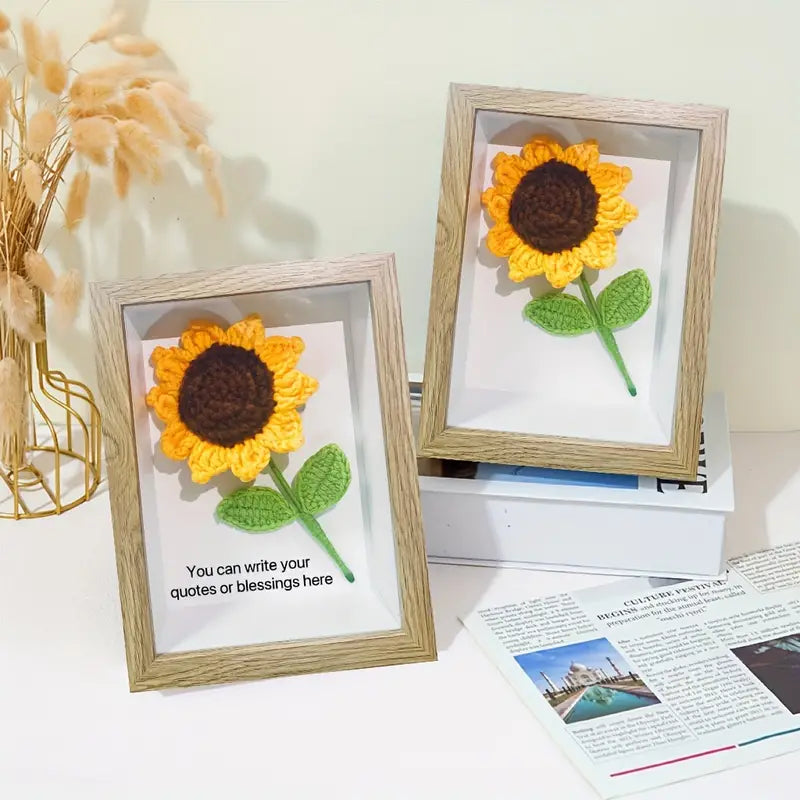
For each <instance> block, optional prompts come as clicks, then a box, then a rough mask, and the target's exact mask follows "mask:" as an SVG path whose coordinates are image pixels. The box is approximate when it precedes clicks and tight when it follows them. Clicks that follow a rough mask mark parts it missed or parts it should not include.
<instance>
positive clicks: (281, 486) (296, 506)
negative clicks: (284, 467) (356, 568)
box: [269, 459, 355, 583]
mask: <svg viewBox="0 0 800 800" xmlns="http://www.w3.org/2000/svg"><path fill="white" fill-rule="evenodd" d="M269 474H270V475H271V476H272V479H273V480H274V481H275V485H276V486H277V487H278V491H279V492H280V493H281V494H282V495H283V499H284V500H286V502H287V503H288V504H289V505H290V506H291V508H292V510H293V511H294V512H295V513H296V514H297V519H298V520H300V522H302V523H303V525H304V526H305V529H306V530H307V531H308V532H309V533H310V534H311V535H312V536H313V537H314V538H315V539H316V540H317V541H318V542H319V543H320V545H321V546H322V548H323V549H324V550H325V552H326V553H327V554H328V555H329V556H330V557H331V558H332V559H333V560H334V562H335V563H336V566H337V567H339V569H340V570H341V571H342V574H343V575H344V577H345V578H346V579H347V581H348V583H353V581H354V580H355V576H354V575H353V573H352V572H351V571H350V567H348V566H347V564H345V563H344V561H342V557H341V556H340V555H339V554H338V553H337V552H336V548H335V547H334V546H333V545H332V544H331V540H330V539H329V538H328V537H327V535H326V534H325V531H324V530H322V526H321V525H320V524H319V522H317V520H316V518H315V517H314V516H312V515H311V514H308V513H306V512H305V511H304V510H303V507H302V506H301V505H300V501H299V500H298V499H297V495H295V493H294V491H293V490H292V487H291V486H290V485H289V482H288V481H287V480H286V478H284V477H283V472H281V469H280V467H278V466H277V465H276V464H275V460H274V459H270V462H269Z"/></svg>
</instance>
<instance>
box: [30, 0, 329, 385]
mask: <svg viewBox="0 0 800 800" xmlns="http://www.w3.org/2000/svg"><path fill="white" fill-rule="evenodd" d="M114 7H115V9H116V8H123V9H125V12H126V15H127V17H126V18H127V23H126V27H125V29H126V30H130V31H141V30H142V26H143V22H144V19H145V17H146V14H147V10H148V7H149V0H127V1H124V2H117V3H116V4H115V6H114ZM164 66H166V68H169V69H175V70H177V71H178V72H180V65H175V64H172V63H170V62H167V61H166V60H164ZM209 110H210V111H211V113H212V116H213V108H211V109H209ZM210 142H211V145H212V147H217V148H218V149H219V151H220V155H221V159H222V161H221V167H220V169H221V175H222V181H223V185H224V188H225V195H226V200H227V215H226V218H224V219H220V218H218V217H217V215H216V213H215V211H214V205H213V202H212V200H211V198H210V197H209V196H208V194H207V192H206V190H205V187H204V186H203V180H202V173H201V171H200V168H199V163H198V160H197V158H196V157H195V156H194V155H189V156H183V155H182V154H181V152H180V151H179V150H177V149H176V152H175V153H174V154H173V153H167V154H166V159H165V164H164V177H163V180H162V181H161V182H160V183H159V184H157V185H150V184H148V183H146V182H143V181H142V180H141V179H140V180H134V182H133V183H132V186H131V191H130V194H129V197H128V198H127V199H126V200H120V199H118V198H117V196H116V194H115V192H114V189H113V185H112V182H111V177H110V171H107V170H103V169H96V168H95V169H92V171H91V174H92V184H91V190H90V195H89V207H88V211H87V219H86V222H85V223H84V224H85V229H83V230H81V231H80V235H79V236H72V235H70V234H68V233H67V232H66V231H65V230H64V229H63V228H56V229H55V230H53V229H52V228H51V229H50V237H48V236H46V237H45V241H46V242H47V244H48V254H49V255H51V256H52V257H53V259H54V261H55V262H56V263H58V264H60V265H61V266H62V268H65V269H66V268H71V267H75V268H77V269H79V270H80V271H81V272H82V273H83V275H84V276H85V279H86V281H87V282H89V281H97V280H102V281H106V280H126V279H132V278H138V277H145V276H148V277H152V276H156V275H160V274H164V273H169V272H187V271H192V270H205V269H217V268H222V267H226V266H233V265H240V264H254V263H265V262H270V261H279V260H285V259H295V258H296V259H306V258H311V257H313V255H314V254H315V251H316V246H317V239H318V232H317V229H316V227H315V225H314V223H313V222H312V221H311V220H310V219H309V218H307V217H305V216H304V215H302V214H301V213H299V212H297V211H295V210H293V209H291V208H289V207H287V206H285V205H282V204H281V203H279V202H277V201H275V200H273V199H270V198H268V197H267V190H268V171H267V167H266V165H265V164H264V163H263V162H262V161H261V160H259V159H258V158H257V157H252V156H247V157H243V158H235V159H234V158H226V157H225V152H224V145H222V146H220V145H219V143H218V142H215V141H214V127H213V124H212V126H211V130H210ZM173 155H174V156H175V159H174V160H172V157H173ZM53 216H54V219H55V220H57V222H56V223H55V225H57V226H60V225H61V217H60V215H59V214H58V213H57V212H56V213H54V215H53ZM48 239H49V241H48ZM83 317H84V319H87V318H88V311H87V309H86V308H85V307H84V310H83ZM51 339H52V341H53V342H54V344H55V347H54V348H53V349H54V350H55V353H54V357H53V358H51V362H52V363H53V365H54V366H57V367H59V368H60V367H62V366H63V368H65V369H66V370H68V371H69V372H70V373H71V374H73V375H74V376H76V377H79V378H80V379H81V380H85V381H86V382H87V383H88V384H89V385H90V386H95V381H94V374H95V370H94V346H93V343H92V337H91V334H90V332H89V330H88V324H87V325H85V326H83V327H80V326H74V327H72V328H70V329H68V330H65V331H61V330H53V331H52V332H51ZM63 361H67V363H63V364H62V362H63Z"/></svg>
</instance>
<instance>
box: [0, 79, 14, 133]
mask: <svg viewBox="0 0 800 800" xmlns="http://www.w3.org/2000/svg"><path fill="white" fill-rule="evenodd" d="M12 92H13V88H12V86H11V81H10V80H9V79H8V78H6V77H3V78H0V125H1V126H5V124H6V123H7V122H8V105H9V102H10V101H11V95H12Z"/></svg>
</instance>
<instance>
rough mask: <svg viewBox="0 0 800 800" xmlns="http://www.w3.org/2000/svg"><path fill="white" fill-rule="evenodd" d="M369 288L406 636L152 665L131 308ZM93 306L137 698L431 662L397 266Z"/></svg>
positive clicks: (273, 273) (229, 651) (274, 277)
mask: <svg viewBox="0 0 800 800" xmlns="http://www.w3.org/2000/svg"><path fill="white" fill-rule="evenodd" d="M364 282H366V283H368V285H369V290H370V301H371V308H372V325H373V330H374V344H375V351H376V361H377V371H378V376H377V377H378V384H379V394H380V403H381V410H382V416H383V429H384V436H385V441H386V467H387V474H388V481H389V496H390V501H391V506H392V518H393V524H394V535H395V552H396V564H397V579H398V585H399V593H400V601H401V611H402V625H403V627H402V629H399V630H393V631H387V632H379V633H375V634H367V635H356V636H344V637H335V638H334V637H332V638H324V639H312V640H303V641H288V642H280V643H277V644H272V643H271V644H260V645H258V644H257V645H248V646H242V647H223V648H215V649H207V650H196V651H190V652H179V653H163V654H162V653H156V651H155V638H154V632H153V625H152V614H151V602H150V590H149V583H148V578H147V567H146V563H145V545H144V534H143V527H142V509H141V494H140V488H139V482H138V469H137V461H136V444H135V437H134V419H133V410H132V407H131V387H130V379H129V373H128V365H127V361H128V360H127V351H126V347H125V336H124V322H123V312H124V309H125V306H127V305H132V304H139V303H151V302H157V301H166V300H190V299H201V298H208V297H221V296H230V295H238V294H248V293H253V292H267V291H274V290H280V289H293V288H298V289H299V288H306V287H314V286H325V285H333V284H348V283H364ZM91 303H92V329H93V335H94V339H95V342H96V343H97V345H96V346H97V368H98V376H97V377H98V384H99V386H100V401H101V406H102V409H103V415H104V419H103V428H104V440H105V447H106V454H107V458H108V478H109V489H110V494H111V514H112V520H113V525H114V542H115V547H116V557H117V571H118V577H119V589H120V600H121V605H122V621H123V628H124V634H125V650H126V655H127V664H128V675H129V682H130V688H131V691H141V690H147V689H163V688H168V687H182V686H195V685H200V684H213V683H228V682H232V681H243V680H253V679H258V678H267V677H275V676H281V675H290V674H300V673H308V672H327V671H333V670H342V669H356V668H361V667H376V666H382V665H387V664H399V663H408V662H416V661H430V660H435V658H436V646H435V641H434V629H433V619H432V614H431V606H430V596H429V590H428V571H427V563H426V560H425V547H424V539H423V532H422V517H421V511H420V501H419V487H418V483H417V473H416V461H415V455H414V439H413V432H412V427H411V409H410V400H409V394H408V378H407V371H406V362H405V352H404V348H403V330H402V322H401V316H400V301H399V294H398V289H397V280H396V274H395V268H394V257H393V256H392V255H375V256H354V257H351V258H345V259H340V260H330V261H312V262H287V263H278V264H269V265H265V266H246V267H237V268H231V269H224V270H220V271H216V272H205V273H192V274H177V275H165V276H161V277H157V278H148V279H142V280H133V281H125V282H117V283H95V284H93V285H92V287H91Z"/></svg>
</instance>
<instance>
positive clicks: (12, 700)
mask: <svg viewBox="0 0 800 800" xmlns="http://www.w3.org/2000/svg"><path fill="white" fill-rule="evenodd" d="M733 448H734V467H735V480H736V491H737V498H736V502H737V511H736V514H735V515H734V517H733V519H732V520H731V522H730V524H729V537H728V547H729V555H735V554H739V553H742V552H746V551H751V550H755V549H760V548H762V547H765V546H768V545H771V544H778V543H781V542H784V541H790V540H792V539H796V538H797V537H798V518H799V517H800V514H799V513H798V512H800V433H798V434H791V435H789V434H738V435H736V436H735V437H734V443H733ZM608 580H613V579H609V578H600V577H596V576H586V575H567V574H558V573H545V572H531V571H524V570H509V569H488V568H476V567H444V566H436V565H434V566H432V567H431V591H432V595H433V605H434V611H435V616H436V631H437V638H438V646H439V661H438V662H436V663H429V664H421V665H412V666H402V667H385V668H382V669H371V670H358V671H354V672H344V673H334V674H329V675H313V676H302V677H294V678H283V679H276V680H270V681H261V682H256V683H247V684H236V685H230V686H218V687H212V688H200V689H193V690H179V691H178V690H176V691H168V692H145V693H139V694H130V693H129V692H128V685H127V675H126V671H125V658H124V651H123V643H122V628H121V620H120V611H119V602H118V597H117V583H116V581H117V576H116V568H115V565H114V548H113V542H112V536H111V523H110V519H109V514H108V494H107V491H106V488H105V486H103V487H102V489H101V491H100V493H99V494H98V495H97V496H96V497H95V498H94V499H93V500H92V501H91V502H90V503H88V504H86V505H84V506H82V507H80V508H78V509H75V510H74V511H71V512H69V513H67V514H65V515H64V516H63V517H60V518H52V519H49V520H42V521H26V522H20V523H12V522H2V523H0V797H2V798H8V800H28V798H36V800H40V799H41V800H61V798H80V799H81V800H94V799H95V798H98V799H99V798H102V800H125V799H126V798H136V800H141V799H142V798H180V799H181V800H182V799H183V798H192V800H194V799H195V798H203V799H205V798H215V799H217V798H219V800H228V799H229V798H231V799H232V798H239V797H241V798H275V799H276V800H284V798H325V800H332V799H333V798H347V800H350V799H351V798H365V799H367V798H368V799H369V800H392V799H393V798H404V799H405V798H413V800H427V798H432V799H433V798H454V800H455V799H456V798H457V800H471V799H472V798H476V799H477V798H480V799H481V800H484V799H485V798H486V799H488V800H495V799H499V800H506V799H507V798H508V799H509V800H510V799H511V798H525V797H530V798H547V799H548V800H550V799H551V798H553V799H556V798H566V799H567V800H583V798H587V800H588V799H590V798H594V797H595V796H596V795H595V794H594V792H593V790H592V789H591V787H590V786H589V785H588V784H587V783H586V782H585V781H584V780H583V779H582V778H581V776H580V775H579V774H578V773H577V772H576V771H575V769H573V767H572V766H571V765H570V763H569V762H568V761H567V759H566V758H565V757H564V756H563V755H562V754H561V752H560V751H559V750H558V749H557V748H556V746H555V745H554V744H553V743H552V742H551V741H550V740H549V739H548V737H547V736H546V734H545V732H544V730H543V729H542V728H541V727H540V726H539V725H538V723H537V722H536V720H535V719H534V718H533V716H531V714H530V713H529V712H528V711H527V710H526V708H525V707H524V706H523V705H522V703H521V702H520V701H519V700H518V699H517V696H516V695H515V693H514V692H513V691H512V690H511V688H509V687H508V686H507V685H506V683H505V681H504V680H503V678H502V677H501V676H500V675H499V673H498V672H496V671H495V669H494V667H493V666H492V664H491V663H490V662H489V661H488V660H487V659H486V658H485V657H484V656H483V655H482V653H481V652H480V651H479V650H478V648H477V646H476V645H475V644H474V642H473V641H472V640H471V638H470V637H469V635H468V634H467V633H466V632H465V631H464V630H463V628H462V627H461V624H460V623H459V621H458V615H459V614H463V613H464V612H466V611H469V610H470V609H472V608H474V607H476V605H478V604H485V603H487V602H491V601H492V600H493V599H497V598H500V597H502V596H503V595H504V594H505V593H506V592H507V591H509V590H513V591H515V592H516V591H517V590H518V589H519V588H520V587H525V588H526V589H527V588H529V590H530V593H531V594H532V595H533V594H540V593H547V592H555V591H564V590H569V589H573V588H579V587H581V586H589V585H592V584H596V583H600V582H603V581H608ZM799 771H800V753H793V754H791V755H788V756H783V757H781V758H776V759H772V760H770V761H766V762H761V763H759V764H754V765H750V766H746V767H742V768H739V769H736V770H733V771H730V772H727V773H719V774H716V775H710V776H707V777H704V778H700V779H698V780H695V781H692V782H690V783H682V784H677V785H673V786H671V787H665V788H662V789H658V790H655V791H652V792H649V793H647V795H646V797H647V798H648V800H678V798H680V800H687V798H701V797H714V798H717V797H720V798H721V797H725V798H727V799H728V800H735V799H736V798H748V800H749V798H756V797H757V798H765V799H766V798H769V800H781V798H790V797H791V798H794V797H796V796H797V774H798V772H799ZM631 797H633V795H631Z"/></svg>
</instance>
